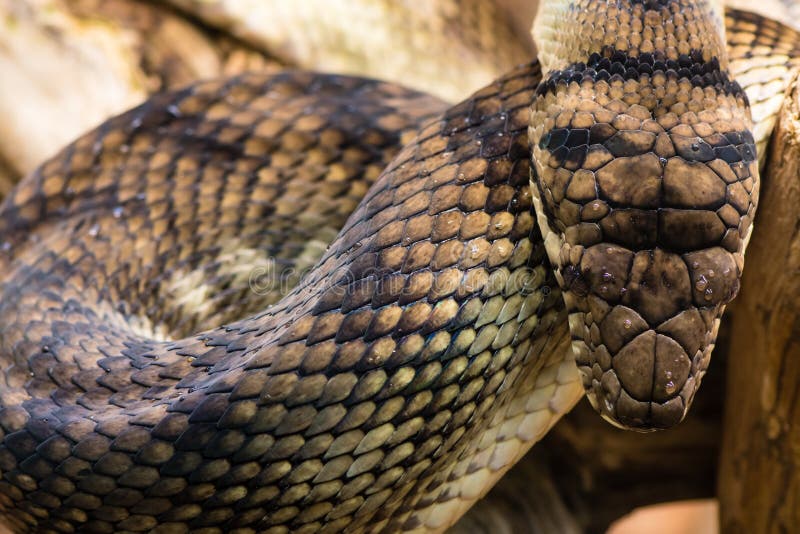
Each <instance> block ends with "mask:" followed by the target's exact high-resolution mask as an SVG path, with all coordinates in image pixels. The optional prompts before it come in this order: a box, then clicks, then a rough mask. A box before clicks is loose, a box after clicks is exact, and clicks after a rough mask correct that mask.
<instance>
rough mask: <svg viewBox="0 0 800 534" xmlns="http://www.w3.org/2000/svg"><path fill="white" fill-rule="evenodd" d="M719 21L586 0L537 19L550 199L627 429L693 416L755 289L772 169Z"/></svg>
mask: <svg viewBox="0 0 800 534" xmlns="http://www.w3.org/2000/svg"><path fill="white" fill-rule="evenodd" d="M718 15H719V13H718V12H716V11H714V10H713V9H712V7H711V6H710V5H709V4H708V3H706V2H689V1H681V0H647V1H635V0H629V1H623V2H620V3H617V5H615V6H612V5H607V4H606V3H604V2H593V1H589V0H586V1H578V2H563V3H562V2H544V3H542V4H541V9H540V13H539V17H538V19H537V22H536V25H537V27H538V28H541V29H540V31H539V32H538V39H539V40H538V41H537V46H538V47H539V50H540V60H541V62H542V68H543V71H544V72H545V81H544V82H543V83H542V85H541V87H540V88H539V89H538V90H537V96H536V101H535V102H534V104H533V112H532V114H531V128H530V141H531V145H532V156H533V160H534V162H535V165H534V167H533V170H534V173H533V177H532V180H533V183H532V190H533V198H534V203H535V205H536V211H537V214H538V219H539V223H540V225H541V226H542V228H543V234H544V236H545V242H546V244H547V251H548V254H549V256H550V260H551V262H552V263H553V265H554V266H556V267H557V272H558V275H557V276H558V280H559V283H560V284H561V286H562V289H563V290H564V296H565V300H566V305H567V309H568V310H569V313H570V318H569V321H570V330H571V332H572V337H573V340H574V341H573V350H574V351H575V358H576V361H577V362H578V366H579V368H580V370H581V375H582V376H583V382H584V386H585V387H586V391H587V396H588V398H589V400H590V401H591V402H592V405H593V406H594V407H595V409H596V410H598V411H599V412H600V414H601V415H602V416H603V417H604V418H606V419H608V420H609V421H611V422H612V423H614V424H616V425H618V426H621V427H625V428H635V429H639V430H643V431H646V430H651V429H657V428H666V427H669V426H672V425H674V424H676V423H678V422H680V421H681V420H682V419H683V417H684V416H685V415H686V413H687V411H688V409H689V406H690V404H691V401H692V399H693V398H694V394H695V392H696V391H697V388H698V387H699V385H700V381H701V379H702V377H703V374H704V373H705V371H706V369H707V367H708V363H709V360H710V357H711V351H712V350H713V348H714V342H715V340H716V335H717V329H718V328H719V321H720V318H721V316H722V313H723V311H724V309H725V305H726V304H727V303H728V302H730V301H731V300H732V299H733V298H734V297H735V296H736V293H737V292H738V289H739V278H740V276H741V272H742V268H743V264H744V251H745V247H746V246H747V241H748V239H749V237H750V232H751V230H752V223H753V218H754V216H755V209H756V204H757V201H758V188H759V178H758V162H757V158H756V147H755V140H754V138H753V135H752V133H751V126H752V122H751V116H750V112H749V108H748V105H747V97H746V95H745V93H744V91H743V90H742V88H741V87H740V86H739V84H738V83H737V82H735V81H733V79H732V77H731V75H730V73H729V71H728V58H727V54H726V49H725V41H724V38H723V32H722V29H723V28H722V18H721V17H719V16H718ZM600 21H602V22H600ZM534 33H535V34H536V33H537V32H534Z"/></svg>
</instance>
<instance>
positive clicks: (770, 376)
mask: <svg viewBox="0 0 800 534" xmlns="http://www.w3.org/2000/svg"><path fill="white" fill-rule="evenodd" d="M771 143H772V144H771V148H770V154H769V160H768V163H767V172H766V175H765V176H764V177H763V180H762V186H761V187H762V189H761V201H760V205H759V208H758V209H759V211H758V215H757V217H756V226H755V231H754V233H753V239H752V241H751V244H750V248H749V250H748V252H747V259H746V268H745V272H744V277H743V280H742V291H741V295H740V296H739V297H738V299H737V301H736V304H737V307H736V310H735V313H734V314H733V317H732V319H733V321H732V326H733V332H732V350H731V353H730V362H729V363H730V370H729V376H728V386H727V390H728V395H727V398H726V401H725V402H726V406H725V410H726V413H725V420H724V428H725V430H724V439H723V453H722V460H721V470H720V478H719V497H720V507H721V516H722V517H721V521H722V523H721V525H722V532H732V533H739V532H747V533H748V534H750V533H752V534H759V533H773V532H774V533H783V532H796V531H797V528H798V525H800V506H798V502H800V87H797V86H795V87H794V88H793V89H792V92H791V95H790V97H789V98H787V99H786V102H785V103H784V107H783V110H782V112H781V116H780V119H779V124H778V127H777V130H776V132H775V133H774V134H773V137H772V141H771Z"/></svg>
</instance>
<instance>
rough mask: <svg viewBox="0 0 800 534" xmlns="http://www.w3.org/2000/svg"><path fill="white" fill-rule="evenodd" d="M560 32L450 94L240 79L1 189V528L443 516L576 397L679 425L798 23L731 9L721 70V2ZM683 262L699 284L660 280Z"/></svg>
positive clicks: (435, 522)
mask: <svg viewBox="0 0 800 534" xmlns="http://www.w3.org/2000/svg"><path fill="white" fill-rule="evenodd" d="M565 14H566V16H565ZM601 16H602V17H603V24H593V21H595V20H597V17H601ZM548 18H549V20H557V21H561V22H557V23H551V24H553V25H552V26H551V27H552V28H564V31H563V32H555V34H554V35H553V36H550V37H547V39H549V40H548V42H547V43H549V44H547V43H546V44H545V45H544V46H543V45H542V43H540V44H539V47H540V50H541V53H542V65H543V67H540V64H539V63H538V62H537V61H534V62H532V63H529V64H526V65H522V66H520V67H518V68H516V69H515V70H513V71H512V72H510V73H508V74H506V75H505V76H503V77H502V78H500V79H499V80H497V81H496V82H494V83H492V84H490V85H489V86H487V87H485V88H484V89H481V90H480V91H478V92H476V93H475V94H474V95H472V96H471V97H469V98H468V99H466V100H465V101H463V102H462V103H460V104H458V105H456V106H453V107H450V108H446V106H445V105H444V104H443V103H441V102H440V101H438V100H436V99H434V98H432V97H428V96H425V95H423V94H420V93H417V92H414V91H411V90H407V89H403V88H400V87H397V86H394V85H391V84H386V83H381V82H376V81H370V80H365V79H360V78H354V77H346V76H335V75H323V74H314V73H307V72H290V73H283V74H277V75H259V74H250V75H243V76H239V77H235V78H231V79H226V80H216V81H209V82H202V83H198V84H196V85H194V86H192V87H189V88H186V89H184V90H180V91H176V92H172V93H167V94H163V95H159V96H156V97H153V98H152V99H150V100H149V101H147V102H146V103H144V104H143V105H142V106H140V107H138V108H136V109H133V110H131V111H130V112H128V113H125V114H123V115H121V116H119V117H116V118H113V119H111V120H109V121H107V122H106V123H104V124H102V125H101V126H100V127H98V128H97V129H96V130H94V131H92V132H90V133H88V134H86V135H85V136H83V137H81V138H80V139H78V140H77V141H76V142H74V143H73V144H71V145H69V146H68V147H66V148H65V149H64V150H62V151H61V152H60V153H59V154H57V155H56V156H55V157H53V158H51V159H50V160H48V161H47V162H45V163H44V164H43V165H42V166H41V167H40V168H39V169H38V170H37V171H35V172H34V173H32V174H31V175H29V176H28V177H27V178H26V179H25V180H23V182H22V183H21V184H20V185H19V186H18V187H17V188H16V189H15V190H14V191H13V192H12V193H11V194H10V195H9V196H8V198H7V199H6V200H5V201H4V203H3V204H2V206H0V248H2V251H3V254H2V256H0V272H2V273H3V274H2V279H0V362H2V373H0V439H1V441H0V473H1V474H2V480H0V517H2V518H3V520H4V521H5V522H6V523H7V524H8V525H9V526H10V527H11V528H12V529H14V530H15V531H20V532H25V531H36V532H74V531H83V532H141V531H154V532H209V533H210V532H238V533H246V532H289V531H292V532H318V531H319V532H338V531H348V532H378V531H413V530H430V531H440V530H443V529H445V528H446V527H447V526H449V525H451V524H452V523H453V522H454V521H455V520H456V519H458V517H459V516H460V515H461V514H462V513H463V512H464V511H465V510H466V509H467V508H468V507H469V505H470V504H471V503H473V502H474V501H475V500H476V499H478V498H479V497H480V496H481V495H482V494H483V493H485V492H486V491H488V489H489V488H490V487H491V485H492V484H493V483H494V482H495V481H496V480H497V479H498V478H499V477H500V476H501V475H502V474H503V473H504V472H505V471H506V470H507V469H508V468H510V467H511V466H512V465H513V463H514V462H515V461H516V460H517V459H519V457H520V456H521V455H522V454H524V453H525V452H526V451H527V450H528V448H529V447H530V446H531V445H532V444H533V443H535V442H536V441H537V440H538V439H539V438H540V437H541V436H542V435H543V434H544V433H545V432H547V430H548V429H549V428H550V426H551V425H552V424H553V423H554V422H555V421H556V420H557V419H558V418H559V417H560V416H561V415H562V414H563V413H565V412H566V411H568V410H569V409H570V408H571V407H572V406H573V405H574V403H575V402H576V401H577V400H578V398H580V396H581V395H582V394H583V392H584V386H585V387H586V388H587V390H588V392H589V394H590V398H594V401H593V402H595V403H596V404H597V407H598V409H599V411H600V412H601V414H602V415H603V416H604V417H606V418H608V419H610V420H612V421H613V422H615V423H616V424H620V425H624V426H628V427H634V428H638V429H648V428H655V427H664V426H669V425H671V424H674V423H676V422H677V421H679V420H680V419H681V418H682V417H683V415H684V413H685V410H686V409H688V406H689V404H690V402H691V398H692V395H693V392H694V390H695V388H696V387H697V385H698V384H699V381H700V378H701V377H702V373H703V372H704V370H705V366H706V365H707V362H708V356H709V353H710V351H711V348H712V347H713V341H714V339H713V338H714V334H715V329H716V324H717V323H718V319H719V315H720V314H721V312H722V309H723V307H724V304H725V303H726V302H727V301H728V300H729V299H730V298H732V297H733V295H734V294H735V292H736V278H735V275H736V274H738V273H739V271H740V269H741V267H742V265H741V254H742V252H743V250H744V245H745V243H746V240H747V236H748V234H749V228H750V223H751V220H752V216H753V210H754V205H755V201H756V197H757V190H758V185H757V182H756V177H757V173H758V168H757V167H758V164H757V162H756V159H755V158H756V149H755V147H756V146H758V148H759V150H761V149H762V148H763V146H764V143H766V139H767V137H768V134H769V131H770V130H771V126H772V123H773V122H774V119H775V114H776V113H777V110H778V108H779V106H780V103H781V100H782V96H783V91H784V90H785V88H786V87H787V86H788V83H789V82H790V80H791V76H792V69H793V67H794V66H795V62H796V59H795V58H796V57H797V55H796V53H795V52H796V50H795V46H796V44H795V43H798V42H800V40H798V39H797V36H796V35H795V34H794V32H792V31H791V30H789V29H786V28H784V27H782V26H781V25H779V24H777V23H774V22H772V21H769V20H766V19H762V18H760V17H757V16H754V15H751V14H748V13H744V12H738V11H729V12H728V13H727V16H726V24H725V26H727V42H728V49H729V53H730V57H731V59H730V62H728V60H727V58H726V53H725V50H724V47H723V43H724V41H723V40H722V34H721V30H722V21H721V19H720V18H718V12H716V11H714V10H713V9H712V8H711V7H710V6H709V5H707V4H706V3H704V2H697V3H694V2H689V1H687V0H646V1H633V0H626V1H620V2H616V3H609V4H606V3H605V2H588V1H584V0H582V1H579V2H573V3H570V2H564V3H561V2H552V3H550V4H545V7H543V12H542V13H541V14H540V18H539V20H548ZM604 28H605V30H607V31H603V29H604ZM648 32H649V33H648ZM540 33H542V34H547V32H546V31H541V32H540ZM637 35H641V36H643V37H644V38H639V37H636V36H637ZM701 36H702V38H700V37H701ZM648 39H650V40H648ZM559 43H560V44H559ZM575 43H580V46H577V47H576V46H574V45H575ZM648 43H649V44H648ZM565 45H568V46H565ZM611 45H613V46H611ZM648 47H650V48H648ZM542 68H543V69H544V72H542ZM726 69H730V72H728V70H726ZM733 80H738V81H739V82H740V83H741V84H742V87H744V90H743V89H741V88H740V86H739V85H737V84H736V82H734V81H733ZM743 91H747V96H748V97H749V99H750V104H751V106H752V114H753V117H754V119H755V125H756V126H755V130H754V131H755V135H753V134H751V133H749V128H750V112H749V111H748V110H747V108H746V101H747V98H746V97H745V96H744V93H743ZM591 95H594V98H591ZM597 95H601V96H597ZM661 104H664V105H665V106H666V107H664V106H662V105H661ZM595 126H597V128H595ZM667 145H670V146H671V147H672V149H669V148H667ZM400 147H402V148H400ZM695 147H696V148H695ZM531 148H532V150H531ZM532 153H533V159H531V155H532ZM761 153H763V151H761ZM598 154H599V155H598ZM610 156H614V157H610ZM625 158H627V160H626V159H625ZM597 161H604V163H603V165H605V166H608V165H612V166H613V165H616V166H619V167H620V168H621V170H618V173H612V174H611V175H608V173H607V174H606V175H604V174H603V172H602V169H603V168H604V166H603V165H595V163H597ZM619 161H622V162H623V163H618V162H619ZM626 161H627V163H626ZM615 162H617V163H615ZM384 167H385V168H384ZM687 168H689V169H690V170H687ZM712 171H713V172H714V173H716V174H715V175H716V176H717V178H718V179H717V182H715V181H713V180H711V179H710V178H709V176H710V173H711V172H712ZM587 173H588V174H591V175H593V176H594V178H592V180H595V182H594V183H595V186H594V187H595V188H594V192H593V193H592V192H591V191H590V194H587V193H586V187H585V183H586V180H585V178H587V176H585V175H586V174H587ZM568 175H569V176H568ZM634 175H636V177H637V178H638V177H639V176H642V177H643V178H642V179H641V181H640V182H637V183H638V184H640V185H637V183H634V184H633V186H634V187H633V189H629V188H627V185H630V184H628V182H632V181H633V179H632V177H633V176H634ZM656 175H657V176H658V177H659V179H660V183H661V184H662V185H661V187H665V188H666V189H664V190H662V192H661V193H660V196H659V195H656V200H657V201H658V202H664V204H663V205H662V204H658V203H656V204H653V202H655V201H654V200H653V197H652V190H651V189H652V187H651V182H652V180H653V179H654V177H655V176H656ZM681 177H683V179H684V181H683V182H681V181H680V178H681ZM687 178H688V179H689V180H695V181H697V182H698V183H699V185H700V186H701V188H700V190H699V192H697V191H696V190H689V189H688V188H686V183H685V182H686V179H687ZM720 178H721V179H722V180H723V182H720V181H719V179H720ZM726 178H730V180H728V181H724V180H725V179H726ZM531 180H532V181H531ZM669 183H671V184H672V186H668V185H666V184H669ZM626 184H627V185H626ZM720 184H722V185H720ZM573 185H574V187H573ZM623 186H625V187H623ZM637 187H638V189H637ZM670 187H671V189H670ZM589 189H590V190H591V189H592V187H589ZM720 190H723V191H727V192H723V193H722V196H721V197H720V196H719V194H718V193H719V191H720ZM740 190H742V191H744V192H745V194H744V196H739V195H740ZM592 194H595V195H596V196H595V197H592V196H591V195H592ZM579 203H583V204H579ZM601 204H602V205H601ZM534 206H535V209H534ZM575 206H578V208H576V207H575ZM581 206H582V207H581ZM681 209H683V210H684V211H691V213H690V214H689V215H687V216H685V217H683V218H681V217H678V218H677V220H675V221H670V220H666V221H659V220H658V217H660V216H661V215H660V213H661V212H662V211H663V212H667V211H670V210H672V211H680V210H681ZM731 209H733V210H734V211H735V213H734V212H731V211H730V210H731ZM587 211H589V212H590V213H589V216H585V217H584V216H583V214H584V213H586V212H587ZM634 211H635V213H633V212H634ZM715 212H716V215H715ZM619 213H621V214H622V215H615V214H619ZM709 213H710V214H711V215H714V217H717V220H719V221H723V223H724V224H726V225H727V226H726V227H725V229H723V231H722V234H721V235H720V233H719V232H717V231H716V226H715V225H716V224H717V223H714V224H711V223H707V222H705V221H707V220H708V218H709V215H708V214H709ZM653 214H655V215H653ZM653 217H655V218H656V219H657V222H656V223H652V222H651V220H652V218H653ZM692 217H697V218H698V219H693V218H692ZM537 219H538V221H537ZM700 219H702V221H700ZM588 223H591V224H588ZM651 224H655V226H656V230H657V231H655V232H653V233H651V230H650V229H651V226H650V225H651ZM589 226H591V228H589ZM666 226H669V227H672V228H677V229H678V230H679V233H680V234H681V235H682V237H686V238H687V239H688V241H687V243H688V244H681V243H676V241H674V240H675V239H677V238H676V237H674V236H673V237H670V236H671V235H672V234H670V235H667V234H666V233H662V232H661V229H662V228H663V227H666ZM597 228H599V229H601V231H602V235H603V236H604V239H605V240H606V241H608V242H606V241H598V240H597V232H598V230H597ZM699 230H702V231H699ZM712 230H713V231H712ZM693 236H694V237H693ZM599 242H602V243H603V245H602V247H601V249H600V251H599V253H598V254H597V256H598V257H597V262H594V261H592V262H588V261H585V260H586V258H588V257H590V256H591V255H592V254H593V252H592V251H593V247H594V246H596V245H597V243H599ZM625 247H628V248H625ZM609 249H611V252H610V251H609ZM621 249H625V250H627V251H628V252H627V253H626V254H627V256H625V257H626V258H627V259H626V260H625V261H627V262H628V263H626V264H625V265H626V267H624V268H621V270H620V269H618V266H619V265H622V263H621V262H620V261H619V260H618V257H621V254H622V253H618V251H619V250H621ZM723 250H724V251H725V252H721V251H723ZM612 252H613V254H612ZM609 254H611V255H612V256H613V258H612V257H610V256H608V255H609ZM681 254H683V255H694V256H691V257H692V258H694V259H696V263H697V264H698V265H697V266H696V267H695V266H694V263H695V262H694V261H689V263H688V264H687V265H688V266H687V267H686V268H687V269H694V270H693V271H692V275H693V276H695V275H697V276H700V275H701V274H702V275H703V276H705V278H704V281H705V285H703V284H701V282H702V281H703V280H700V279H699V278H698V279H694V278H692V279H690V278H689V277H688V275H687V276H685V277H684V278H683V279H681V280H677V278H676V277H675V276H674V268H675V267H674V266H675V265H676V264H677V263H678V262H677V261H676V260H674V257H677V256H680V255H681ZM604 255H605V257H604ZM633 256H635V257H633ZM640 256H641V257H643V258H645V259H644V260H640V259H639V258H640ZM632 257H633V258H632ZM551 261H552V265H554V266H555V269H553V268H552V267H551ZM665 265H667V266H669V268H667V267H665ZM628 266H632V267H628ZM701 266H702V269H703V272H702V273H701V272H699V271H696V270H697V269H700V268H701ZM615 269H617V270H615ZM626 269H628V270H626ZM726 269H729V272H726V271H725V270H726ZM711 270H714V271H715V272H716V275H717V277H716V278H715V277H714V276H712V275H711V272H710V271H711ZM608 274H610V275H611V276H610V277H609V276H607V275H608ZM559 282H560V283H561V285H560V284H559ZM661 283H663V284H665V286H663V287H662V286H660V285H659V284H661ZM668 283H669V284H670V285H669V286H666V284H668ZM687 283H688V284H689V285H688V286H687V285H686V284H687ZM648 284H650V285H649V286H648ZM681 284H683V285H681ZM701 285H702V287H700V286H701ZM654 286H655V287H654ZM604 287H605V290H603V289H602V288H604ZM648 287H649V288H650V289H649V290H648V289H647V288H648ZM664 287H667V288H668V289H669V291H667V292H666V294H665V292H664ZM624 288H627V294H626V295H623V294H622V293H624V292H622V291H621V290H622V289H624ZM692 288H694V289H692ZM562 289H563V291H562ZM707 289H711V290H712V291H710V292H708V291H706V290H707ZM648 291H650V293H648ZM698 291H699V293H696V292H698ZM562 293H563V294H562ZM611 293H613V295H611ZM709 295H710V296H711V298H710V299H706V296H709ZM564 297H566V299H565V298H564ZM565 300H566V306H565V304H564V302H565ZM664 304H668V305H669V306H668V307H667V308H664V307H663V305H664ZM568 314H569V315H570V317H569V320H568ZM679 316H684V317H686V316H691V320H688V321H686V322H685V324H684V323H680V321H677V322H678V323H680V324H678V326H675V324H673V328H669V327H668V325H667V323H669V322H670V320H671V319H670V317H679ZM568 323H569V327H570V328H568ZM219 325H222V326H219ZM665 325H666V326H665ZM569 330H571V331H572V332H571V335H570V332H569ZM570 338H572V345H573V350H570V348H569V345H570ZM637 340H641V341H637ZM676 345H677V346H678V347H679V348H680V350H677V349H676V348H675V347H676ZM611 347H616V349H613V348H611ZM625 347H631V348H630V349H627V351H626V349H625ZM665 347H666V348H665ZM609 351H613V352H615V353H616V355H615V356H613V357H612V356H611V354H610V352H609ZM665 354H666V355H667V356H665ZM576 357H577V361H578V363H579V364H580V366H581V370H582V374H583V377H584V378H583V382H584V384H581V379H580V377H579V374H578V370H577V368H576V366H575V358H576ZM609 362H613V363H609ZM667 372H670V373H671V375H670V376H667V375H666V373H667ZM670 383H671V384H672V386H670V385H669V384H670Z"/></svg>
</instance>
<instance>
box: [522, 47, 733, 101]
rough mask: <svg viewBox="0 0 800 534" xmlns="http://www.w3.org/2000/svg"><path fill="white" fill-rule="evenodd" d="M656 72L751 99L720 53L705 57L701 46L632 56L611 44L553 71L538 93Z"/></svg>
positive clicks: (632, 77)
mask: <svg viewBox="0 0 800 534" xmlns="http://www.w3.org/2000/svg"><path fill="white" fill-rule="evenodd" d="M656 73H664V74H665V75H667V76H668V77H672V76H675V77H677V78H679V79H686V80H689V82H691V84H692V86H694V87H703V88H704V87H715V88H716V89H717V90H718V91H720V92H722V93H723V94H726V95H732V96H735V97H740V96H741V97H742V98H744V99H745V101H746V99H747V95H746V94H745V92H744V90H743V89H742V88H741V86H740V85H739V83H738V82H736V81H735V80H732V79H731V77H730V76H729V75H728V73H727V72H726V71H723V70H722V69H720V66H719V60H718V59H717V58H716V57H714V58H711V60H710V61H706V60H704V59H703V54H702V52H701V51H700V50H692V51H691V52H690V53H689V54H681V56H680V57H679V58H678V59H677V60H675V59H667V58H666V57H664V54H663V52H661V51H656V52H654V53H642V54H639V55H638V56H631V55H628V54H627V53H626V52H624V51H621V50H616V49H612V48H607V49H605V50H604V51H603V52H602V53H597V52H595V53H593V54H592V55H590V56H589V59H588V60H587V61H586V63H583V62H577V63H573V64H571V65H569V66H568V67H566V68H565V69H563V70H557V71H553V72H551V73H550V75H549V76H548V77H547V79H546V80H544V81H542V83H541V84H540V85H539V87H537V89H536V94H537V96H541V95H545V94H548V93H554V92H555V90H556V88H557V87H558V85H560V84H563V85H566V84H569V83H571V82H576V83H582V82H583V81H586V80H588V81H592V82H597V81H600V80H606V81H613V80H617V79H619V80H623V81H625V80H639V79H640V78H641V77H642V76H643V75H647V76H653V75H654V74H656Z"/></svg>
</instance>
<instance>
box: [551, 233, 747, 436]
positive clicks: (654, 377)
mask: <svg viewBox="0 0 800 534" xmlns="http://www.w3.org/2000/svg"><path fill="white" fill-rule="evenodd" d="M739 272H740V271H739V268H738V267H737V264H736V262H735V258H734V255H733V254H731V253H730V252H728V251H727V250H724V249H722V248H721V247H713V248H710V249H702V250H699V251H692V252H688V253H683V254H679V253H674V252H667V251H665V250H663V249H661V248H655V249H652V250H641V251H630V250H628V249H626V248H624V247H622V246H619V245H612V244H607V243H602V244H598V245H594V246H591V247H589V248H587V249H586V250H585V251H584V253H583V254H582V257H581V259H580V261H579V262H577V264H570V265H568V266H567V267H565V268H564V269H563V270H562V273H563V277H564V284H565V287H567V288H568V291H567V292H566V295H565V298H566V301H567V307H568V309H569V310H571V312H572V313H571V315H570V328H571V331H572V336H573V340H574V341H573V348H574V352H575V354H576V361H577V363H578V366H579V368H580V370H581V373H582V375H583V381H584V387H585V388H586V391H587V393H588V394H589V398H590V400H591V401H592V403H593V405H594V406H595V408H596V409H597V410H598V411H599V412H600V413H601V414H602V415H603V416H604V417H605V418H606V419H607V420H609V421H611V422H613V423H614V424H615V425H617V426H621V427H625V428H631V429H638V430H648V429H658V428H667V427H670V426H673V425H675V424H677V423H679V422H680V421H681V420H682V419H683V417H684V416H685V414H686V412H687V410H688V408H689V405H690V404H691V401H692V398H693V397H694V394H695V392H696V390H697V388H698V386H699V385H700V379H701V378H702V376H703V374H704V373H705V370H706V368H707V367H708V363H709V360H710V355H711V351H712V349H713V347H714V341H715V339H716V334H717V328H718V323H719V316H720V315H721V312H722V309H723V308H724V305H725V304H726V303H727V302H728V301H729V300H730V299H732V298H733V296H734V295H735V294H736V291H737V290H738V286H739V281H738V274H739ZM576 287H579V288H581V289H582V291H576V290H575V288H576Z"/></svg>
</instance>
